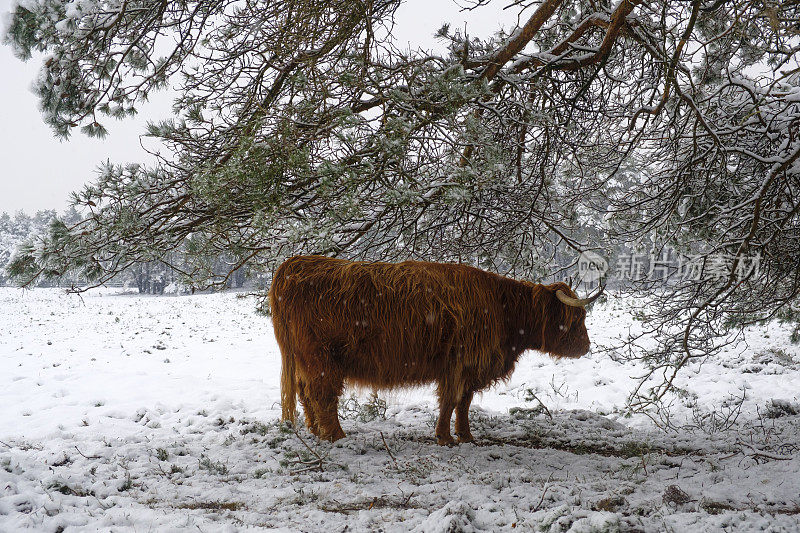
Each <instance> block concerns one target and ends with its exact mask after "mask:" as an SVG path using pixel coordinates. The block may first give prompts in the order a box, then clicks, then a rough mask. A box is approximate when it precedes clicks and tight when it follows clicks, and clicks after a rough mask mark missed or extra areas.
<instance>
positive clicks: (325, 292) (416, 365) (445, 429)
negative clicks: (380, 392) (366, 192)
mask: <svg viewBox="0 0 800 533" xmlns="http://www.w3.org/2000/svg"><path fill="white" fill-rule="evenodd" d="M558 289H561V290H562V291H564V292H565V293H567V294H569V295H573V296H574V293H573V292H572V291H571V290H570V288H569V287H568V286H567V285H566V284H564V283H555V284H552V285H539V284H534V283H529V282H524V281H516V280H513V279H510V278H506V277H502V276H498V275H496V274H492V273H490V272H485V271H483V270H479V269H477V268H473V267H469V266H465V265H453V264H442V263H426V262H416V261H406V262H403V263H365V262H352V261H345V260H342V259H332V258H327V257H320V256H298V257H292V258H290V259H288V260H287V261H286V262H284V263H283V264H282V265H281V266H280V267H279V268H278V269H277V271H276V272H275V276H274V278H273V281H272V287H271V288H270V293H269V297H270V306H271V309H272V320H273V324H274V329H275V336H276V338H277V341H278V345H279V346H280V349H281V356H282V370H281V402H282V416H283V418H284V419H285V420H290V421H292V422H294V420H295V412H296V407H295V398H296V397H298V396H299V398H300V402H301V403H302V404H303V407H304V410H305V413H306V423H307V425H308V427H309V429H310V430H311V431H312V432H314V433H315V434H317V435H319V436H320V437H322V438H326V439H329V440H337V439H339V438H341V437H344V432H343V431H342V429H341V426H340V425H339V420H338V415H337V406H338V397H339V395H340V394H341V393H342V390H343V387H344V385H345V384H346V383H349V384H358V385H369V386H371V387H374V388H394V387H405V386H410V385H420V384H423V383H431V382H436V383H437V384H438V394H439V401H440V414H439V422H438V424H437V428H436V436H437V438H438V441H439V443H440V444H450V443H452V442H453V439H452V437H451V435H450V418H451V415H452V413H453V410H454V409H455V412H456V434H457V435H458V436H459V439H460V440H461V441H469V440H472V435H471V434H470V431H469V421H468V411H469V404H470V402H471V400H472V396H473V394H474V392H476V391H480V390H483V389H485V388H487V387H489V386H490V385H492V384H493V383H496V382H497V381H499V380H504V379H508V377H510V375H511V373H512V371H513V369H514V365H515V364H516V362H517V360H518V359H519V357H520V355H521V354H522V352H523V351H525V350H528V349H533V350H539V351H542V352H547V353H549V354H550V355H552V356H554V357H580V356H581V355H583V354H585V353H586V352H587V351H588V350H589V337H588V334H587V332H586V327H585V325H584V320H585V317H586V311H585V310H584V309H582V308H576V307H570V306H567V305H564V304H563V303H561V302H560V301H559V300H558V298H557V297H556V295H555V292H556V290H558Z"/></svg>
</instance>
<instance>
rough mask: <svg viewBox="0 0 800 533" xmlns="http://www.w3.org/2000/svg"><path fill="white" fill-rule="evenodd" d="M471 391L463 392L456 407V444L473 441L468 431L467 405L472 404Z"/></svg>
mask: <svg viewBox="0 0 800 533" xmlns="http://www.w3.org/2000/svg"><path fill="white" fill-rule="evenodd" d="M473 394H474V393H473V391H471V390H464V392H463V394H462V395H461V399H460V400H459V401H458V405H456V437H458V442H472V441H474V440H475V439H474V438H473V437H472V433H470V431H469V404H470V403H472V395H473Z"/></svg>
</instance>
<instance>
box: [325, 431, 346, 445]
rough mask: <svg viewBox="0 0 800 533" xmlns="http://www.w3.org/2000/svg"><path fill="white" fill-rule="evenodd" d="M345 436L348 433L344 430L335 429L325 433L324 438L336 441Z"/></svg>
mask: <svg viewBox="0 0 800 533" xmlns="http://www.w3.org/2000/svg"><path fill="white" fill-rule="evenodd" d="M345 436H346V435H345V434H344V431H342V430H341V429H340V430H338V431H334V432H332V433H325V434H324V436H323V437H322V438H323V439H325V440H327V441H330V442H336V441H337V440H339V439H343V438H345Z"/></svg>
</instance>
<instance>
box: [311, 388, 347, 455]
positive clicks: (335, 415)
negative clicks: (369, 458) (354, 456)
mask: <svg viewBox="0 0 800 533" xmlns="http://www.w3.org/2000/svg"><path fill="white" fill-rule="evenodd" d="M325 377H327V376H325ZM317 384H318V385H319V388H318V389H316V390H315V391H314V399H313V400H312V401H313V402H314V403H315V404H316V408H317V425H318V427H319V437H320V438H322V439H326V440H329V441H331V442H334V441H337V440H339V439H341V438H344V436H345V434H344V431H343V430H342V426H341V425H340V424H339V395H340V394H341V393H342V388H343V387H344V382H343V380H341V379H339V380H338V381H337V380H335V379H325V380H318V381H317Z"/></svg>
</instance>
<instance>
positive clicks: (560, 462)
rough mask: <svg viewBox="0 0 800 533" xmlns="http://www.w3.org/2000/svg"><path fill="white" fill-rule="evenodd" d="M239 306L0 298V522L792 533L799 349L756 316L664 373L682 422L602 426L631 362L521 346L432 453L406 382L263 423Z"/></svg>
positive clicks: (257, 319)
mask: <svg viewBox="0 0 800 533" xmlns="http://www.w3.org/2000/svg"><path fill="white" fill-rule="evenodd" d="M624 303H625V302H620V301H617V300H613V299H612V301H611V302H609V303H607V304H605V305H604V306H600V307H599V308H598V309H595V310H594V311H593V312H592V313H591V316H590V319H589V320H588V321H587V322H588V324H587V325H588V328H589V332H590V336H591V337H592V340H593V341H594V342H595V343H603V342H604V341H605V340H608V339H610V338H612V337H613V336H614V335H616V334H617V333H619V332H620V331H624V330H625V329H626V328H628V327H629V326H635V320H633V319H632V318H631V315H630V313H628V312H627V311H626V307H625V305H624ZM255 305H256V301H255V299H254V298H251V297H238V296H237V294H233V293H228V294H212V295H196V296H181V297H151V296H139V295H131V294H116V293H115V292H114V291H111V290H98V291H94V292H91V293H89V294H86V295H83V296H82V297H79V296H74V295H73V296H70V295H66V294H64V292H63V291H60V290H56V289H37V290H34V291H28V292H22V291H20V290H17V289H9V288H6V289H0V532H6V531H8V532H13V531H18V530H21V529H25V528H30V529H35V530H41V531H84V530H87V529H90V530H95V529H100V530H112V529H113V530H114V531H165V530H174V531H183V530H188V529H192V530H195V529H199V530H201V531H238V530H263V529H276V530H283V531H321V530H323V529H324V530H325V531H330V532H339V531H344V530H347V531H377V530H384V531H409V530H416V531H429V532H438V531H442V532H445V531H448V532H457V531H498V530H510V529H515V530H522V531H525V530H537V531H576V532H577V531H617V530H621V531H628V530H641V531H664V530H673V531H714V530H726V531H747V530H753V531H799V530H800V415H798V414H797V411H798V410H800V406H799V405H798V403H797V402H798V400H800V388H798V384H800V350H799V349H798V347H797V346H794V345H791V344H790V343H789V341H788V330H786V329H784V328H783V327H781V326H780V325H778V324H774V325H771V326H769V327H764V328H760V329H757V330H756V329H754V330H752V331H750V332H748V336H747V341H748V342H747V347H746V348H740V349H739V350H737V351H735V352H734V351H731V352H729V353H726V354H725V357H723V358H722V359H720V360H719V361H717V362H713V363H711V362H708V363H705V364H704V365H702V366H699V365H698V366H696V367H694V368H690V369H689V370H688V371H687V372H686V373H685V375H683V376H682V377H681V381H680V383H679V385H680V386H681V387H683V388H685V389H686V390H687V391H688V395H687V396H686V397H685V398H683V399H682V400H680V401H678V402H676V404H675V406H674V415H675V420H674V421H677V422H680V423H690V422H692V423H695V425H697V424H696V421H697V420H698V416H702V415H705V416H706V418H705V421H704V422H703V423H702V424H700V425H701V426H702V427H701V428H699V429H694V430H691V429H688V428H687V429H685V430H682V431H678V432H671V433H664V432H661V431H659V430H656V429H655V428H654V427H652V426H651V425H650V422H649V420H648V419H647V418H645V417H632V418H625V417H624V415H623V407H624V403H625V399H626V397H627V394H628V393H629V391H630V389H631V386H632V384H633V382H634V381H633V379H632V377H631V376H635V375H636V374H637V372H640V371H641V369H638V368H636V367H633V366H626V365H622V364H619V363H615V362H613V361H612V360H611V359H610V358H609V357H608V355H606V354H603V353H598V352H595V353H593V354H590V355H588V356H586V357H584V358H582V359H580V360H577V361H553V360H550V359H548V358H546V357H545V356H543V355H541V354H537V353H529V354H527V355H526V356H525V357H524V358H523V359H522V361H521V363H520V365H519V366H518V367H517V370H516V372H515V373H514V375H513V377H512V379H511V380H510V381H509V382H508V383H506V384H503V385H500V386H498V387H496V388H495V389H492V390H490V391H488V392H486V393H484V394H483V395H482V396H479V397H477V398H476V401H475V402H474V403H473V410H472V413H471V419H472V422H473V434H474V435H475V437H476V439H477V442H476V443H475V444H467V445H460V446H455V447H452V448H446V447H439V446H437V445H436V444H435V441H434V438H433V424H434V421H435V416H436V403H435V398H434V396H433V394H432V391H431V389H411V390H406V391H399V392H391V393H380V395H379V397H380V401H374V400H370V391H356V396H355V398H354V399H352V400H349V401H347V402H346V405H345V406H344V407H345V408H344V409H343V414H344V415H345V416H346V418H345V419H344V420H343V423H342V425H343V427H344V429H345V432H347V434H348V436H347V437H346V438H345V439H343V440H341V441H339V442H337V443H335V444H333V445H331V444H328V443H321V442H319V441H317V440H316V439H315V438H314V437H313V436H311V435H310V434H309V433H308V432H306V430H305V429H301V430H299V431H298V432H297V433H295V432H294V431H293V430H292V429H290V428H288V427H286V426H283V425H281V424H279V423H278V418H279V412H280V409H279V407H280V406H279V398H280V395H279V391H278V381H279V373H280V356H279V352H278V348H277V345H276V343H275V340H274V337H273V335H272V328H271V324H270V322H269V319H268V318H265V317H263V316H260V315H258V314H256V313H255V311H254V309H255ZM743 391H744V394H745V398H746V399H745V402H744V404H743V405H742V409H741V413H740V414H739V416H738V418H737V419H736V421H735V423H732V424H724V423H719V421H720V420H721V419H722V418H724V417H725V415H727V414H728V413H727V411H726V408H725V405H726V402H729V400H730V398H731V397H735V396H736V395H739V396H741V394H742V393H743ZM539 400H541V402H543V403H544V405H545V406H546V407H547V409H548V410H549V413H550V416H548V414H547V413H546V412H545V410H544V409H541V408H540V403H539ZM773 400H776V402H774V403H773V402H772V401H773ZM384 401H385V402H386V403H385V405H384V404H383V402H384ZM384 407H385V411H384ZM714 408H716V409H717V410H718V412H717V414H716V415H714V416H710V415H709V412H710V410H712V409H714ZM693 413H694V414H693ZM714 421H717V423H714ZM728 426H729V427H728Z"/></svg>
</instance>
